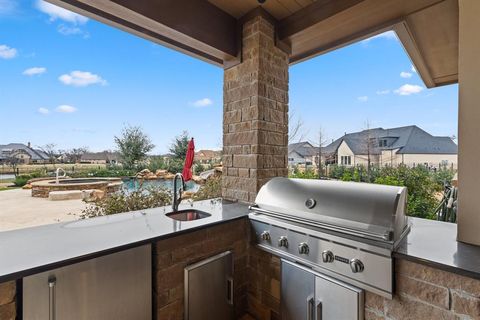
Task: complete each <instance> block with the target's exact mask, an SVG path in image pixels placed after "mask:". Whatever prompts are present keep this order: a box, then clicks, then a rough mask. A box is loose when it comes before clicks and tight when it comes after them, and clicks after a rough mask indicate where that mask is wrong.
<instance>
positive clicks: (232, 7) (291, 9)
mask: <svg viewBox="0 0 480 320" xmlns="http://www.w3.org/2000/svg"><path fill="white" fill-rule="evenodd" d="M208 2H210V3H212V4H214V5H215V6H217V7H219V8H220V9H222V10H223V11H225V12H227V13H228V14H230V15H231V16H233V17H235V18H237V19H239V18H241V17H243V16H244V15H246V14H247V13H248V12H250V11H252V10H253V9H255V8H257V7H258V6H259V4H258V1H257V0H236V1H231V0H208ZM314 2H315V0H267V1H265V3H264V4H262V8H263V9H265V10H266V11H267V12H268V13H270V14H271V15H272V16H273V17H274V18H275V19H277V20H281V19H283V18H286V17H288V16H290V15H291V14H293V13H295V12H297V11H298V10H300V9H302V8H305V7H307V6H308V5H310V4H312V3H314Z"/></svg>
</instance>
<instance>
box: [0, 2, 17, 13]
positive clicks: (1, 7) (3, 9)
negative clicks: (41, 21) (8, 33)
mask: <svg viewBox="0 0 480 320" xmlns="http://www.w3.org/2000/svg"><path fill="white" fill-rule="evenodd" d="M16 8H17V3H16V2H15V1H13V0H0V15H8V14H11V13H13V12H15V10H16Z"/></svg>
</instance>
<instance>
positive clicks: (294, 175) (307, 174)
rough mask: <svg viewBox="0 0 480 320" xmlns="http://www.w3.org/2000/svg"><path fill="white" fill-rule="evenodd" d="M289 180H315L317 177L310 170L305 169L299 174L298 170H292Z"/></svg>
mask: <svg viewBox="0 0 480 320" xmlns="http://www.w3.org/2000/svg"><path fill="white" fill-rule="evenodd" d="M290 178H298V179H317V178H318V175H317V174H316V173H315V172H314V171H313V170H312V169H310V168H307V169H305V171H303V172H300V171H299V170H298V169H297V170H295V169H294V171H293V173H292V174H290Z"/></svg>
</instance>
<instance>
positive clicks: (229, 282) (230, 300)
mask: <svg viewBox="0 0 480 320" xmlns="http://www.w3.org/2000/svg"><path fill="white" fill-rule="evenodd" d="M233 292H234V291H233V278H232V277H228V278H227V302H228V304H229V305H231V306H233Z"/></svg>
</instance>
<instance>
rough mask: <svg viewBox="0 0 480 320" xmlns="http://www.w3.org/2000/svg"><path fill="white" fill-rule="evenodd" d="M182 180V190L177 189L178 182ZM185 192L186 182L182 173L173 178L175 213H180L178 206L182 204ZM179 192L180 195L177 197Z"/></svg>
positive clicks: (173, 207) (173, 206)
mask: <svg viewBox="0 0 480 320" xmlns="http://www.w3.org/2000/svg"><path fill="white" fill-rule="evenodd" d="M178 178H180V179H181V180H182V185H181V186H180V188H177V180H178ZM184 190H185V180H184V179H183V176H182V174H181V173H177V174H175V177H174V178H173V197H172V210H173V211H178V205H179V204H180V201H182V192H183V191H184ZM177 192H178V195H177Z"/></svg>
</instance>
